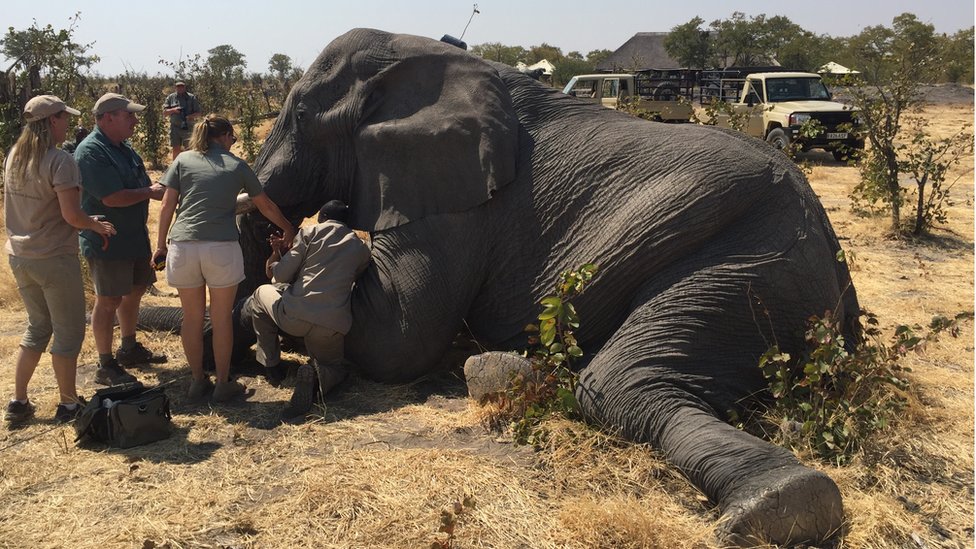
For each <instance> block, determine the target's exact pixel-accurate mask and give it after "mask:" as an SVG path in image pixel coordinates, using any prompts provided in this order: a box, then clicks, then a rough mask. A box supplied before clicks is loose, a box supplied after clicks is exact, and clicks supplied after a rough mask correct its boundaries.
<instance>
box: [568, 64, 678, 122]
mask: <svg viewBox="0 0 976 549" xmlns="http://www.w3.org/2000/svg"><path fill="white" fill-rule="evenodd" d="M671 76H672V75H669V77H662V76H660V75H655V74H654V73H652V72H651V71H643V72H638V73H634V74H628V73H620V74H580V75H577V76H574V77H573V78H572V79H570V81H569V83H567V84H566V87H565V88H563V93H565V94H567V95H572V96H573V97H576V98H577V99H581V100H583V101H586V102H589V103H597V104H600V105H603V106H604V107H607V108H610V109H616V108H617V105H618V104H619V103H620V102H621V101H625V100H627V101H635V100H636V101H637V107H638V108H640V109H644V110H646V111H649V112H652V113H655V114H656V116H657V118H659V119H660V120H661V121H662V122H688V121H689V120H690V119H691V113H692V105H691V101H690V99H691V90H692V87H693V85H694V81H693V80H690V81H689V80H685V79H682V78H678V76H679V75H677V74H675V75H673V77H671ZM679 96H684V97H686V98H688V99H689V101H679V100H678V97H679Z"/></svg>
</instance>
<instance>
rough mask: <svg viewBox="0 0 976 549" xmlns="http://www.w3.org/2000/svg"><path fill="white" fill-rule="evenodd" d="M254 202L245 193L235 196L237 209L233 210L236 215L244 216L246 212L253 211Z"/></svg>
mask: <svg viewBox="0 0 976 549" xmlns="http://www.w3.org/2000/svg"><path fill="white" fill-rule="evenodd" d="M254 209H255V206H254V202H253V201H252V200H251V197H250V196H248V195H247V193H241V194H239V195H237V207H236V208H235V209H234V213H235V214H236V215H240V214H246V213H248V212H252V211H254Z"/></svg>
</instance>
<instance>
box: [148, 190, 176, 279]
mask: <svg viewBox="0 0 976 549" xmlns="http://www.w3.org/2000/svg"><path fill="white" fill-rule="evenodd" d="M179 199H180V191H178V190H176V189H174V188H172V187H167V188H166V191H165V192H164V193H163V205H162V207H161V208H160V210H159V231H158V232H157V233H156V251H155V252H153V255H152V260H151V261H152V263H153V264H155V263H156V262H157V260H158V259H159V258H160V257H166V250H167V243H166V237H167V236H168V235H169V227H170V225H172V224H173V212H175V211H176V204H177V202H179Z"/></svg>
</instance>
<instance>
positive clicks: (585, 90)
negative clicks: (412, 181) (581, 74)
mask: <svg viewBox="0 0 976 549" xmlns="http://www.w3.org/2000/svg"><path fill="white" fill-rule="evenodd" d="M596 86H597V80H595V79H579V78H576V77H575V76H574V77H573V79H572V80H570V81H569V83H568V84H566V87H565V88H563V93H565V94H567V95H572V96H575V97H582V98H587V97H596Z"/></svg>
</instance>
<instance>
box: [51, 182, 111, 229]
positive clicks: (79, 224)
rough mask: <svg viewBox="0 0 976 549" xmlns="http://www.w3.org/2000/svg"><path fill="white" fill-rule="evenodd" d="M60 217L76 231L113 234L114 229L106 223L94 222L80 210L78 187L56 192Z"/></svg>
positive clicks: (93, 219)
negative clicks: (83, 230)
mask: <svg viewBox="0 0 976 549" xmlns="http://www.w3.org/2000/svg"><path fill="white" fill-rule="evenodd" d="M57 194H58V206H60V208H61V217H63V218H64V220H65V221H67V222H68V225H71V226H72V227H74V228H76V229H87V230H89V231H95V232H96V233H98V234H100V235H105V236H111V235H113V234H115V227H114V226H113V225H112V224H111V223H109V222H108V221H96V220H95V218H93V217H90V216H89V215H88V214H86V213H85V211H84V210H82V209H81V191H80V190H79V189H78V187H73V188H69V189H64V190H60V191H57Z"/></svg>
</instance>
